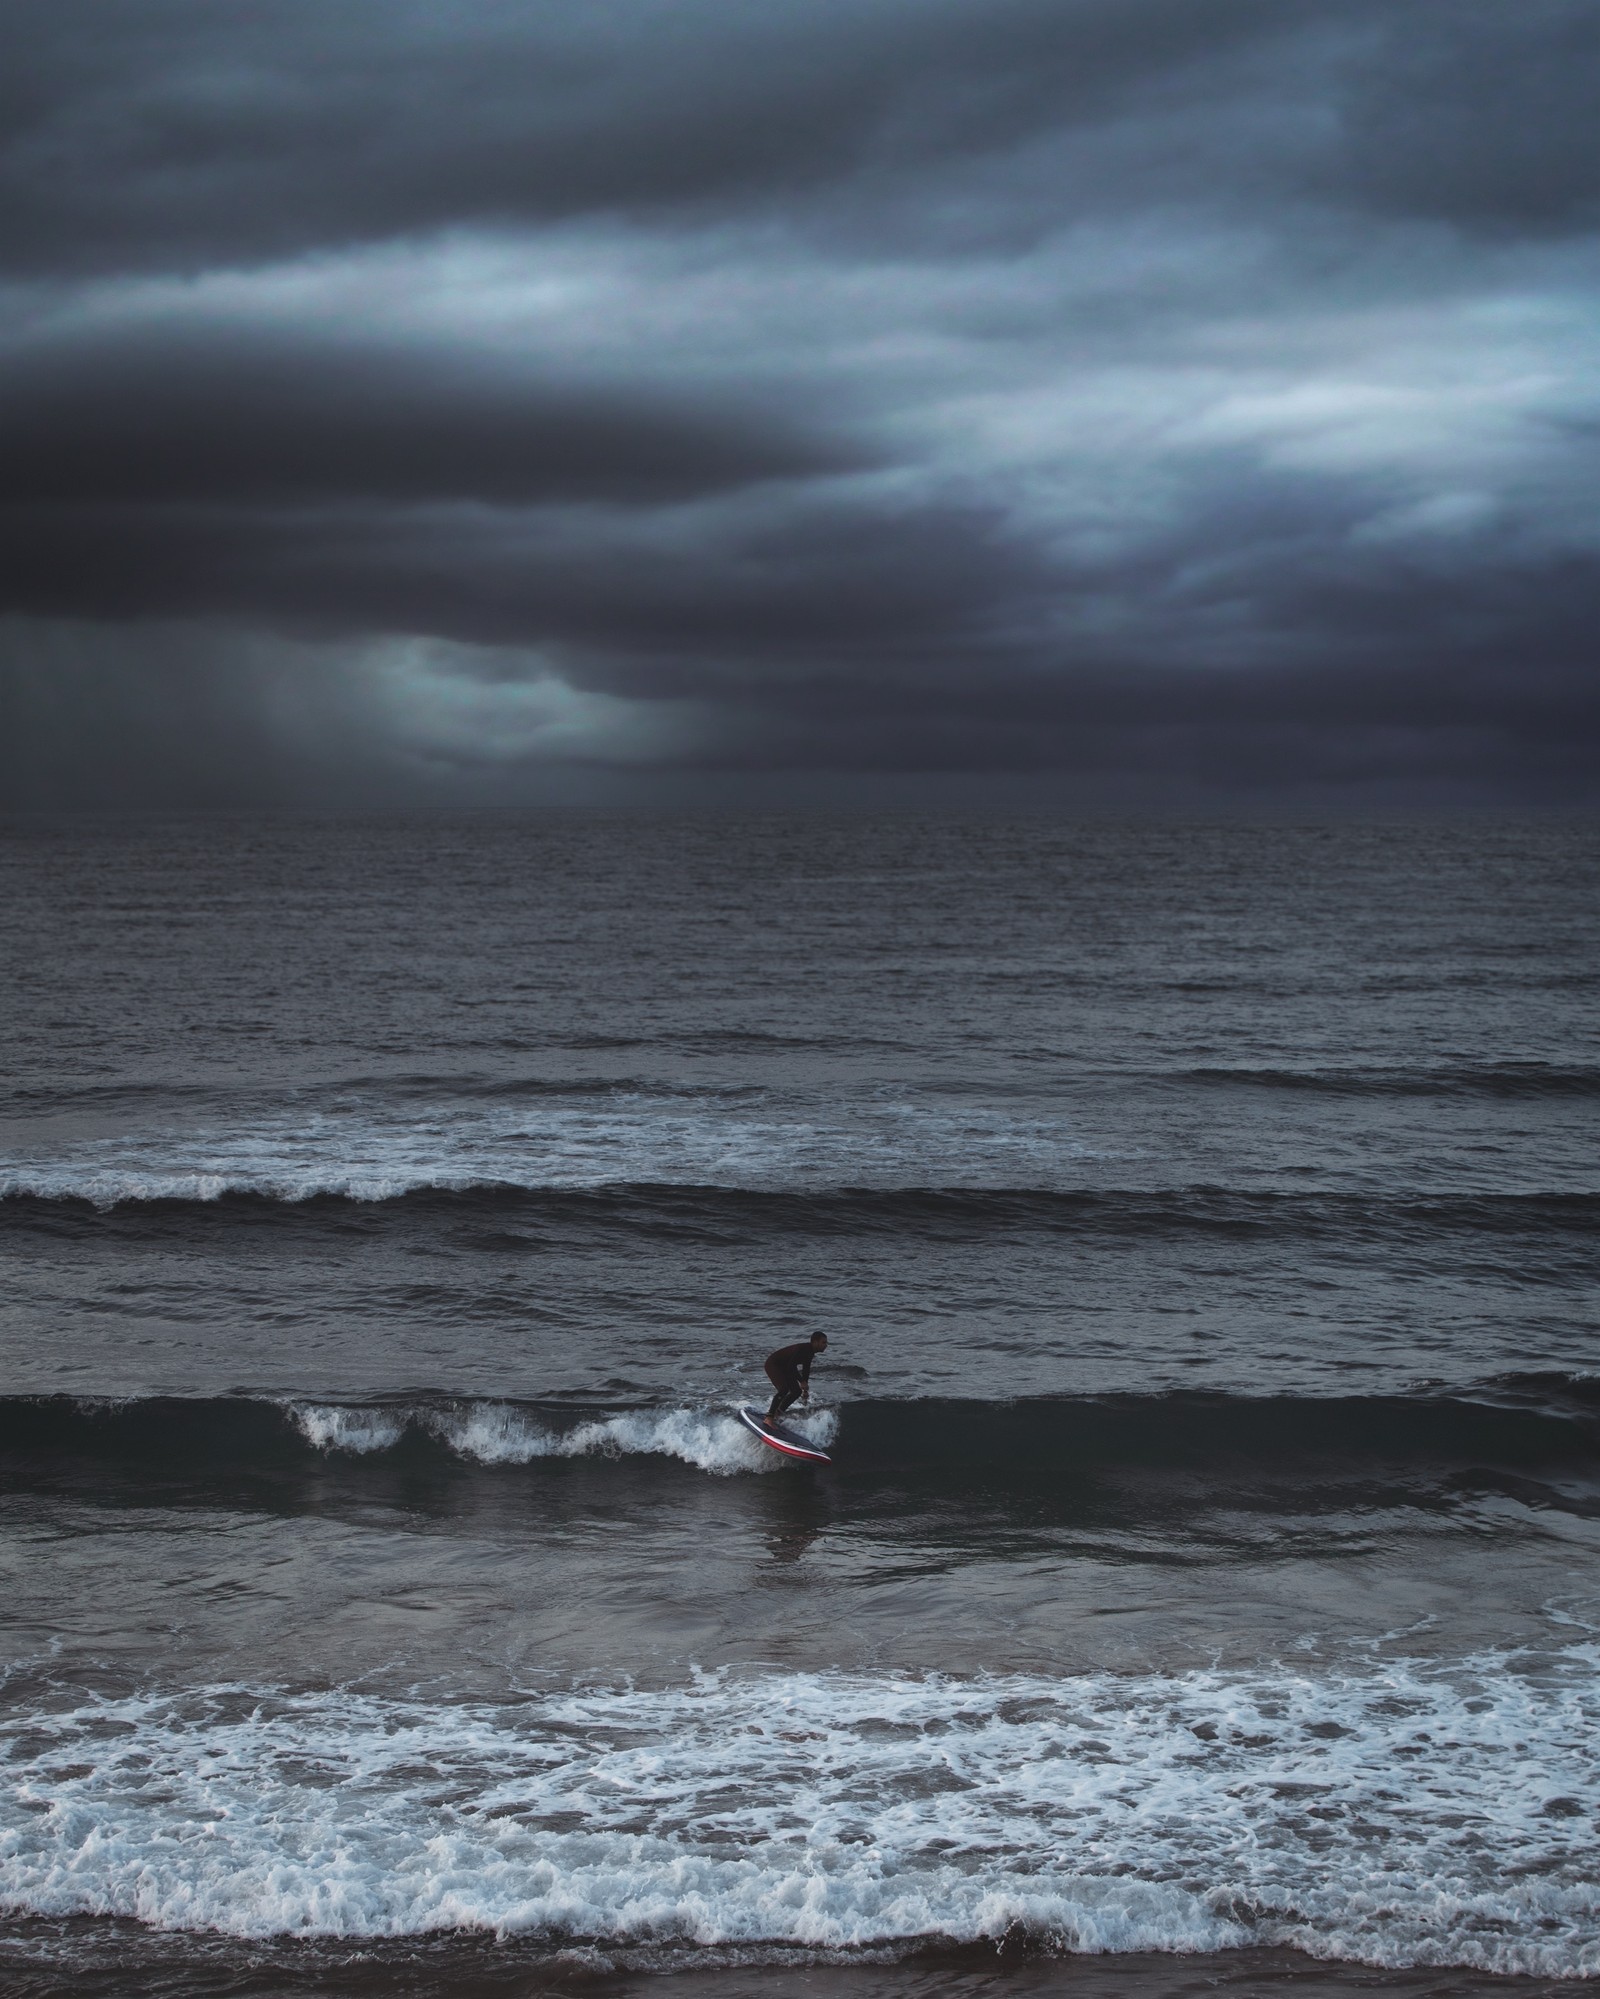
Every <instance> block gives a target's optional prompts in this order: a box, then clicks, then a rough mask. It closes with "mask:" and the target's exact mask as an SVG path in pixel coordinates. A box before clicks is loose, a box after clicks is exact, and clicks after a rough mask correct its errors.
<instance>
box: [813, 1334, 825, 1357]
mask: <svg viewBox="0 0 1600 1999" xmlns="http://www.w3.org/2000/svg"><path fill="white" fill-rule="evenodd" d="M811 1344H812V1346H813V1348H814V1349H815V1350H816V1351H817V1352H818V1353H821V1352H822V1350H823V1348H824V1347H826V1346H827V1344H828V1336H827V1334H826V1333H813V1334H812V1335H811Z"/></svg>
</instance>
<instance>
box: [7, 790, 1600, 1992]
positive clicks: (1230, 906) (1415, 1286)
mask: <svg viewBox="0 0 1600 1999" xmlns="http://www.w3.org/2000/svg"><path fill="white" fill-rule="evenodd" d="M1597 880H1600V829H1597V828H1596V827H1595V826H1593V825H1588V824H1573V823H1568V822H1559V821H1549V822H1543V823H1539V822H1530V823H1501V822H1474V823H1463V824H1444V823H1432V824H1419V825H1406V824H1395V825H1344V826H1315V825H1255V826H1213V825H1196V826H1181V825H1142V826H1123V825H1093V826H1078V825H1070V824H1059V823H1053V822H1049V821H1043V820H1034V821H1026V822H1016V823H1012V822H1007V821H1003V820H998V819H989V820H978V821H971V822H966V821H960V820H953V819H944V820H939V819H927V820H923V819H911V818H885V819H871V818H863V817H853V818H845V817H840V818H828V817H813V818H785V817H777V816H773V817H751V818H748V819H730V818H719V817H714V816H707V817H705V818H703V819H697V818H692V817H677V818H654V817H648V816H637V815H626V814H618V815H607V814H602V813H588V814H585V813H551V814H543V815H540V814H525V815H513V814H508V815H494V814H484V815H432V816H421V817H369V818H364V819H340V820H311V819H305V818H292V817H282V818H270V817H258V818H225V817H216V818H188V819H171V820H138V821H132V820H126V821H111V820H106V821H97V820H81V821H72V822H68V821H46V820H38V821H13V822H10V823H9V824H8V825H6V826H5V827H4V829H3V836H0V890H3V921H4V941H5V954H6V960H7V973H6V980H7V991H8V995H9V997H8V1001H7V1006H6V1032H5V1044H6V1057H7V1059H6V1062H5V1067H4V1087H3V1096H0V1226H3V1230H4V1243H5V1260H4V1266H3V1272H4V1281H3V1285H0V1354H3V1365H4V1382H3V1384H0V1389H3V1392H0V1521H3V1533H0V1590H3V1601H4V1608H5V1614H4V1618H3V1636H0V1673H3V1687H0V1734H3V1738H4V1739H3V1748H0V1753H3V1756H4V1780H3V1785H0V1992H4V1993H6V1994H8V1995H18V1999H23V1995H26V1996H27V1999H56V1995H61V1996H62V1999H64V1995H66V1994H69V1993H70V1994H74V1995H82V1994H100V1993H104V1994H107V1995H111V1994H121V1993H125V1992H129V1991H138V1992H141V1993H151V1994H163V1995H166V1994H170V1995H174V1999H178V1996H179V1995H182V1999H191V1995H200V1994H211V1993H216V1994H222V1993H228V1994H245V1993H250V1994H269V1993H278V1992H284V1993H288V1992H306V1991H313V1990H314V1991H318V1992H327V1993H334V1994H351V1995H355V1994H370V1995H375V1999H376V1995H385V1999H387V1995H398V1994H411V1993H419V1994H420V1993H423V1992H427V1993H456V1992H459V1993H478V1992H482V1993H484V1994H499V1993H507V1994H509V1993H513V1992H515V1993H534V1992H551V1993H553V1992H557V1991H559V1992H562V1993H575V1992H592V1993H597V1994H611V1993H628V1994H640V1995H642V1994H660V1995H662V1999H665V1995H666V1994H668V1993H679V1992H686V1993H687V1992H692V1993H695V1994H701V1993H705V1994H714V1995H725V1999H733V1995H739V1994H745V1993H754V1992H759V1993H763V1994H768V1995H772V1999H797V1995H800V1994H809V1995H818V1996H819V1999H868V1995H886V1999H924V1995H926V1999H932V1995H936V1994H937V1995H945V1994H971V1995H977V1994H984V1995H999V1994H1016V1995H1024V1994H1026V1995H1035V1994H1043V1993H1057V1992H1069V1993H1072V1994H1075V1995H1079V1999H1099V1995H1102V1994H1104V1995H1109V1994H1112V1993H1119V1994H1121V1993H1138V1994H1140V1995H1168V1994H1171V1995H1177V1994H1180V1993H1193V1992H1201V1991H1205V1992H1215V1991H1241V1992H1242V1991H1251V1992H1255V1991H1263V1990H1268V1989H1272V1990H1277V1989H1279V1988H1283V1989H1285V1990H1292V1991H1294V1992H1297V1993H1306V1994H1310V1993H1323V1992H1328V1993H1334V1992H1337V1993H1344V1992H1351V1991H1355V1990H1361V1991H1372V1990H1381V1991H1384V1992H1392V1993H1396V1994H1417V1995H1421V1994H1425V1993H1426V1994H1433V1995H1455V1994H1477V1993H1484V1992H1490V1991H1501V1990H1505V1991H1510V1990H1517V1991H1522V1990H1536V1989H1538V1990H1542V1989H1546V1988H1552V1989H1553V1988H1556V1987H1558V1986H1559V1987H1560V1988H1561V1989H1563V1990H1566V1989H1570V1981H1572V1980H1575V1979H1584V1978H1591V1977H1596V1976H1600V1853H1597V1838H1596V1834H1597V1818H1600V1352H1597V1339H1596V1333H1597V1328H1596V1300H1597V1295H1600V1286H1597V1277H1600V1247H1597V1224H1600V1171H1597V1164H1596V1136H1597V1117H1596V1113H1597V1110H1600V1042H1597V1029H1600V925H1597V920H1596V919H1597V895H1596V883H1597ZM813 1330H820V1331H822V1332H825V1333H826V1334H827V1335H828V1338H829V1341H830V1345H829V1348H828V1351H827V1353H826V1355H825V1356H823V1357H822V1358H821V1359H820V1360H819V1362H818V1364H817V1367H816V1371H815V1377H814V1389H813V1396H812V1401H811V1404H810V1405H809V1407H808V1408H807V1409H805V1410H804V1411H803V1412H802V1413H801V1415H800V1422H801V1426H802V1427H803V1428H805V1429H806V1430H807V1432H808V1434H809V1435H811V1436H812V1437H813V1438H814V1439H815V1440H817V1441H818V1442H820V1443H823V1444H825V1445H826V1446H827V1448H828V1449H829V1450H830V1451H831V1453H832V1455H833V1460H834V1462H833V1463H832V1465H831V1466H829V1467H825V1468H815V1467H809V1466H802V1465H797V1464H794V1463H790V1462H786V1461H784V1460H782V1459H779V1458H778V1457H777V1456H776V1455H775V1454H774V1453H771V1452H769V1451H767V1450H766V1449H765V1448H764V1447H763V1446H762V1445H761V1444H760V1443H759V1442H757V1441H756V1440H755V1439H754V1438H752V1437H750V1436H749V1435H748V1434H747V1433H746V1432H745V1431H743V1430H742V1429H741V1427H740V1426H739V1424H738V1423H737V1421H736V1418H735V1415H734V1411H735V1409H736V1408H737V1406H738V1405H739V1404H740V1403H741V1402H743V1401H747V1400H751V1401H758V1402H763V1403H764V1401H765V1399H766V1396H767V1394H768V1389H767V1385H766V1382H765V1378H764V1376H763V1373H762V1362H763V1359H764V1357H765V1356H766V1354H767V1353H768V1352H769V1351H770V1350H771V1349H773V1348H775V1347H778V1346H780V1345H784V1344H787V1343H789V1342H792V1341H795V1340H799V1339H803V1338H804V1337H805V1336H806V1335H807V1334H809V1333H810V1332H812V1331H813Z"/></svg>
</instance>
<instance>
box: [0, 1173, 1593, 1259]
mask: <svg viewBox="0 0 1600 1999" xmlns="http://www.w3.org/2000/svg"><path fill="white" fill-rule="evenodd" d="M0 1207H3V1209H4V1211H5V1212H6V1213H7V1215H8V1216H9V1219H10V1224H11V1226H12V1227H13V1228H28V1229H38V1230H42V1231H45V1232H50V1233H59V1232H69V1233H70V1232H77V1231H83V1230H92V1231H96V1232H101V1231H104V1230H105V1229H106V1228H108V1227H115V1226H116V1225H117V1224H118V1223H119V1222H120V1223H121V1224H123V1225H124V1226H126V1227H128V1228H130V1229H131V1230H133V1231H134V1232H135V1233H136V1234H137V1235H138V1236H139V1237H140V1238H141V1239H142V1238H144V1237H145V1236H146V1235H147V1234H148V1233H149V1232H150V1231H152V1230H157V1231H163V1230H164V1231H172V1232H178V1233H181V1232H184V1231H187V1230H189V1229H215V1228H217V1227H220V1226H225V1225H247V1226H248V1225H254V1226H257V1227H281V1226H291V1227H294V1226H305V1225H313V1226H315V1225H317V1224H319V1223H320V1224H323V1225H326V1226H329V1227H332V1228H344V1227H348V1226H351V1225H357V1226H379V1225H381V1224H382V1223H383V1222H384V1221H385V1220H387V1219H391V1218H392V1219H394V1220H397V1221H404V1222H407V1223H411V1222H415V1221H418V1220H422V1219H433V1220H437V1221H440V1222H443V1223H446V1224H453V1225H455V1226H457V1227H460V1228H470V1227H472V1226H474V1225H482V1226H484V1227H486V1228H493V1229H494V1230H495V1231H496V1235H495V1240H494V1243H493V1244H492V1246H493V1247H495V1248H500V1247H506V1248H511V1247H514V1246H515V1240H516V1239H515V1236H514V1235H513V1234H507V1233H506V1232H507V1231H508V1230H513V1231H514V1230H519V1229H520V1230H523V1231H527V1232H529V1239H530V1240H532V1239H534V1237H535V1236H536V1235H537V1234H539V1233H553V1234H558V1235H560V1236H561V1237H563V1238H567V1239H570V1238H572V1237H574V1236H577V1237H582V1236H584V1235H587V1234H615V1233H617V1232H619V1231H620V1232H627V1233H637V1234H643V1235H663V1234H665V1235H688V1236H704V1237H708V1238H717V1237H738V1238H740V1239H748V1238H749V1237H752V1236H761V1235H770V1236H789V1235H873V1234H921V1235H928V1236H933V1237H938V1238H944V1239H949V1240H965V1239H971V1238H974V1237H983V1236H988V1235H990V1234H992V1233H993V1232H994V1231H995V1230H1009V1231H1014V1232H1019V1233H1029V1234H1037V1233H1049V1234H1063V1235H1072V1236H1083V1237H1091V1238H1094V1237H1100V1238H1113V1239H1119V1240H1128V1241H1144V1240H1150V1239H1155V1238H1160V1237H1163V1236H1197V1237H1216V1238H1240V1237H1273V1238H1281V1239H1285V1240H1304V1241H1338V1242H1345V1243H1351V1244H1360V1243H1372V1242H1382V1241H1391V1240H1394V1241H1419V1240H1427V1239H1430V1238H1433V1237H1437V1236H1439V1235H1442V1234H1459V1235H1483V1236H1530V1235H1539V1236H1552V1237H1582V1238H1585V1239H1588V1240H1590V1241H1596V1240H1600V1192H1597V1191H1593V1190H1586V1191H1582V1192H1571V1193H1563V1192H1552V1191H1539V1190H1533V1191H1527V1192H1513V1193H1450V1192H1442V1193H1427V1192H1413V1193H1394V1194H1390V1193H1378V1194H1367V1193H1343V1192H1320V1193H1319V1192H1307V1193H1297V1192H1282V1191H1276V1190H1267V1189H1250V1190H1241V1189H1236V1188H1227V1187H1216V1186H1203V1185H1202V1186H1190V1187H1183V1188H1174V1189H1165V1190H1156V1191H1148V1192H1147V1191H1142V1190H1137V1189H1116V1188H1111V1189H1106V1188H1068V1189H1053V1188H1037V1187H959V1186H957V1187H890V1188H877V1187H837V1188H822V1189H817V1190H815V1191H808V1190H803V1189H797V1188H773V1189H768V1188H753V1187H725V1186H688V1185H679V1184H665V1185H664V1184H657V1183H616V1184H608V1185H604V1186H598V1187H552V1186H543V1185H519V1184H511V1183H508V1182H505V1181H490V1182H474V1183H469V1184H464V1185H407V1186H402V1187H396V1188H395V1189H394V1190H392V1191H391V1192H389V1193H387V1194H385V1195H384V1196H382V1197H381V1198H373V1197H371V1196H368V1195H364V1194H360V1193H355V1192H349V1191H346V1190H345V1189H343V1188H342V1187H340V1186H337V1185H334V1186H326V1187H313V1188H309V1189H306V1190H303V1191H296V1190H292V1189H280V1188H275V1187H271V1186H254V1185H238V1186H234V1185H218V1186H217V1187H216V1188H214V1189H208V1190H207V1191H205V1192H201V1193H194V1194H185V1195H182V1196H174V1195H165V1194H163V1195H156V1196H152V1197H144V1196H139V1195H137V1194H127V1195H117V1196H116V1197H115V1198H110V1199H106V1200H103V1201H102V1200H98V1199H96V1198H95V1197H94V1196H92V1195H91V1194H90V1193H88V1192H83V1191H77V1190H74V1189H65V1190H60V1191H41V1190H39V1189H36V1188H33V1187H31V1186H29V1185H20V1186H14V1187H13V1188H12V1189H11V1190H10V1191H9V1192H6V1193H4V1194H3V1195H0Z"/></svg>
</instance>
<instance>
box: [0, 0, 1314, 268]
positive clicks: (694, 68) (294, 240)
mask: <svg viewBox="0 0 1600 1999" xmlns="http://www.w3.org/2000/svg"><path fill="white" fill-rule="evenodd" d="M1316 12H1317V10H1316V8H1315V7H1312V6H1308V5H1306V4H1305V0H1210V4H1208V5H1207V6H1205V7H1203V8H1202V7H1196V6H1194V5H1193V4H1190V0H991V4H989V5H987V6H984V7H973V6H971V5H967V4H955V3H954V0H807V4H806V5H804V6H798V5H788V6H784V5H779V6H757V5H748V4H747V5H732V6H730V5H727V4H724V0H699V4H695V0H676V4H667V0H631V4H625V5H617V6H610V7H605V8H599V7H561V8H556V7H530V8H526V9H506V8H490V7H477V8H466V9H457V8H449V9H445V8H439V7H437V6H431V5H424V4H412V5H404V4H398V5H389V4H385V5H381V6H375V5H373V4H371V0H347V4H344V5H341V6H339V7H334V8H330V7H327V6H325V5H319V4H312V0H253V4H251V5H249V6H242V5H237V4H234V5H218V4H208V0H165V4H162V3H161V0H149V4H144V5H139V6H133V7H119V8H116V9H113V10H107V9H106V8H105V7H104V6H103V5H102V4H100V0H65V4H62V5H53V6H51V7H50V8H48V9H44V8H40V9H37V10H35V15H34V18H33V20H32V21H31V22H30V23H29V32H28V36H27V48H26V52H25V55H26V59H25V60H24V61H23V62H22V63H21V64H20V65H19V66H18V67H17V68H15V69H13V70H12V71H11V72H10V81H9V83H8V85H7V86H6V87H5V91H4V100H3V110H4V115H5V130H6V134H7V143H6V145H5V148H4V151H3V153H0V217H3V218H4V220H3V221H0V256H3V257H4V258H5V259H6V260H7V261H9V262H10V263H11V264H12V265H13V266H14V267H18V268H33V269H51V268H56V267H58V266H61V265H64V264H65V265H70V264H71V263H73V262H74V261H77V260H83V261H94V262H98V263H101V264H103V265H106V266H108V267H112V268H121V267H124V266H126V265H128V264H140V263H152V264H160V263H166V262H176V263H180V264H192V263H204V262H207V261H211V260H219V259H220V260H231V259H237V258H246V259H249V258H253V257H258V256H263V255H273V254H282V253H284V252H287V251H292V250H295V249H300V248H304V247H308V246H315V245H318V244H322V243H330V242H331V243H341V242H348V241H352V240H357V239H360V238H364V237H369V236H373V235H385V234H390V233H399V232H406V231H411V230H415V229H419V228H430V227H438V226H441V225H444V224H449V223H460V222H490V223H494V222H513V221H517V220H534V221H546V220H549V219H550V218H552V217H559V216H568V215H573V214H582V213H586V212H590V211H593V210H596V209H614V208H619V209H640V208H643V209H657V208H660V207H663V206H668V205H672V204H680V203H694V202H721V203H724V204H731V205H733V206H735V207H739V208H743V207H745V206H747V205H748V204H749V203H750V202H751V201H752V200H753V199H756V200H759V199H761V198H763V197H767V198H770V197H772V196H774V195H779V196H781V195H784V194H792V193H794V192H797V191H804V190H809V189H814V188H816V187H817V186H819V185H826V184H828V183H832V182H836V181H838V180H840V179H842V178H848V177H850V176H852V175H860V174H863V173H870V172H879V173H886V172H893V171H895V170H897V169H901V170H903V169H907V168H914V167H916V166H917V165H920V164H923V163H926V162H927V161H929V160H935V159H938V158H941V157H943V156H946V155H950V154H956V155H968V154H971V153H973V152H981V151H984V150H987V149H992V148H995V147H1004V148H1010V147H1012V146H1014V145H1015V144H1016V143H1017V141H1018V140H1019V139H1020V138H1022V137H1024V136H1026V135H1027V134H1029V133H1030V132H1035V131H1038V130H1040V129H1048V128H1050V127H1052V126H1054V125H1055V124H1056V123H1057V122H1058V121H1060V120H1062V119H1063V118H1065V119H1071V118H1074V117H1085V116H1087V117H1091V118H1099V117H1103V116H1104V115H1105V113H1106V111H1107V109H1108V108H1109V107H1111V106H1114V105H1116V104H1117V103H1118V102H1119V101H1120V100H1122V99H1123V98H1124V97H1125V96H1126V94H1127V93H1129V92H1130V91H1137V90H1138V89H1139V88H1141V87H1146V86H1148V85H1149V84H1150V83H1151V82H1152V81H1153V80H1159V79H1161V78H1163V77H1165V76H1166V75H1167V74H1168V73H1169V72H1171V71H1173V70H1174V69H1177V70H1182V69H1183V68H1184V67H1185V66H1188V65H1192V64H1194V63H1196V62H1199V61H1202V60H1214V59H1215V56H1216V53H1217V52H1218V51H1219V50H1226V49H1227V48H1228V47H1230V46H1231V45H1233V44H1235V43H1236V42H1237V41H1238V40H1239V39H1240V38H1241V37H1242V36H1246V35H1248V34H1250V33H1252V32H1259V31H1260V30H1261V29H1262V28H1263V26H1267V27H1270V28H1271V29H1273V31H1274V32H1278V31H1281V29H1282V27H1284V26H1287V25H1292V24H1293V23H1294V22H1295V21H1297V20H1304V19H1315V17H1316ZM19 39H20V38H19Z"/></svg>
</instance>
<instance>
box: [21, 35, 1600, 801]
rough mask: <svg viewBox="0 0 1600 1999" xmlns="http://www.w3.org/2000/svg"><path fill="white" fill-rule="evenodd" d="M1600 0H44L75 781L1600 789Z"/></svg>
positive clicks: (53, 654) (27, 699) (38, 613)
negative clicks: (1599, 1) (446, 0)
mask: <svg viewBox="0 0 1600 1999" xmlns="http://www.w3.org/2000/svg"><path fill="white" fill-rule="evenodd" d="M1597 107H1600V8H1597V6H1596V4H1595V0H1514V4H1513V0H963V4H954V3H953V0H583V4H574V0H561V4H556V0H451V4H449V5H448V6H447V5H445V4H443V0H431V4H414V3H413V0H382V4H376V0H338V4H337V5H332V6H330V5H329V4H328V0H115V4H107V0H48V4H46V0H17V4H16V5H14V6H13V7H11V8H10V9H9V10H8V12H7V16H6V25H5V26H4V28H3V29H0V120H3V125H0V131H3V144H0V512H3V533H0V590H3V593H4V601H3V604H0V700H3V702H4V705H5V710H6V715H5V727H4V730H3V742H0V781H3V784H4V790H5V794H6V798H7V801H8V802H9V803H11V804H13V805H22V806H46V807H49V806H84V805H88V806H97V807H100V806H125V805H136V806H142V805H155V806H161V805H184V806H186V805H231V804H238V805H257V804H274V803H282V804H291V805H307V806H338V805H343V804H350V805H360V806H365V805H371V804H404V803H408V802H416V803H455V802H462V803H471V802H483V803H517V802H528V803H538V802H541V801H566V800H577V801H594V802H602V803H604V802H617V803H630V802H642V803H663V804H698V803H719V802H727V803H732V804H759V803H763V802H766V801H774V802H779V803H790V804H804V803H807V802H811V801H818V802H825V803H826V802H840V803H850V804H864V805H877V804H884V805H893V804H899V803H912V804H919V805H938V804H941V803H946V802H952V803H962V804H966V803H977V804H984V805H1004V804H1007V803H1016V804H1019V805H1027V806H1035V805H1053V806H1060V807H1063V808H1067V809H1074V808H1085V809H1093V810H1101V809H1109V810H1133V811H1142V810H1146V809H1155V810H1167V809H1177V810H1189V809H1200V810H1213V809H1219V810H1230V809H1235V808H1237V809H1242V810H1256V809H1266V810H1272V809H1276V808H1278V807H1280V806H1281V807H1286V808H1289V809H1294V810H1300V809H1314V810H1322V809H1327V810H1333V811H1338V810H1343V809H1352V810H1367V809H1377V810H1385V811H1387V810H1395V809H1401V810H1404V809H1409V808H1412V807H1419V808H1433V807H1444V808H1449V807H1454V806H1467V807H1475V806H1489V807H1505V808H1510V809H1524V808H1527V807H1537V806H1544V805H1554V806H1563V807H1571V806H1583V805H1592V804H1593V803H1595V802H1597V800H1600V694H1597V674H1596V652H1597V644H1600V639H1597V633H1600V617H1597V610H1600V587H1597V585H1600V113H1597Z"/></svg>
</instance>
